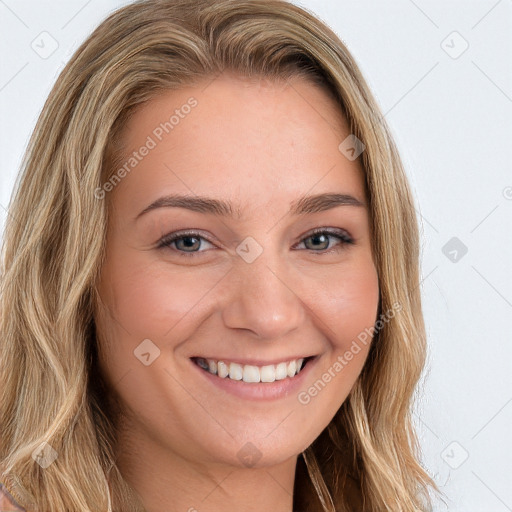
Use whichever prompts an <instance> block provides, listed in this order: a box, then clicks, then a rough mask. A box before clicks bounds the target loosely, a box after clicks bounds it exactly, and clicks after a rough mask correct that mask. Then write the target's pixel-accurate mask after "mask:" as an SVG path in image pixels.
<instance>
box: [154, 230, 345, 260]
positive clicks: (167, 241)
mask: <svg viewBox="0 0 512 512" xmlns="http://www.w3.org/2000/svg"><path fill="white" fill-rule="evenodd" d="M315 235H329V236H332V237H334V238H337V239H338V240H340V242H341V243H340V244H337V245H336V246H334V247H331V248H330V249H324V250H322V251H315V250H313V249H306V250H308V251H311V252H313V253H317V254H319V255H322V254H330V253H332V252H339V251H341V250H343V249H345V248H346V247H345V246H347V245H353V244H354V240H353V239H352V238H351V237H350V236H349V235H348V234H347V233H346V232H345V231H343V230H339V229H336V230H333V229H325V228H316V229H314V230H313V231H312V232H311V233H309V234H308V235H307V236H306V237H304V238H302V239H301V241H300V242H299V243H301V242H303V241H304V240H306V239H308V238H312V237H314V236H315ZM184 238H198V239H200V240H206V241H207V242H208V243H211V244H213V242H211V241H210V240H208V239H207V238H205V237H204V236H202V235H201V234H200V233H198V232H197V231H187V232H178V233H173V234H170V235H167V236H165V237H163V238H162V239H161V240H160V241H159V242H158V246H157V249H171V244H173V243H174V242H176V241H178V240H181V239H184ZM172 250H173V251H174V252H177V253H179V255H180V256H184V257H194V256H197V255H198V254H201V253H203V252H206V251H192V252H186V251H180V250H178V249H172Z"/></svg>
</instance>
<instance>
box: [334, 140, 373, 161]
mask: <svg viewBox="0 0 512 512" xmlns="http://www.w3.org/2000/svg"><path fill="white" fill-rule="evenodd" d="M338 149H339V151H340V153H341V154H343V155H344V156H345V157H346V158H348V159H349V160H350V161H354V160H355V159H356V158H357V157H358V156H359V155H360V154H361V153H362V152H363V151H364V150H365V149H366V146H365V145H364V144H363V142H362V141H361V140H359V139H358V138H357V137H356V136H355V135H354V134H350V135H349V136H348V137H347V138H346V139H345V140H343V142H342V143H341V144H340V145H339V146H338Z"/></svg>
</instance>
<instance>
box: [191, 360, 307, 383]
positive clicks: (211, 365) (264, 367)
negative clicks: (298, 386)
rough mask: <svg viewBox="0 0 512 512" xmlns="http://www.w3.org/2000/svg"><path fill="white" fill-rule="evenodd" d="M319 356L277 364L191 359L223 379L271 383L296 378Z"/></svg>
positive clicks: (206, 370)
mask: <svg viewBox="0 0 512 512" xmlns="http://www.w3.org/2000/svg"><path fill="white" fill-rule="evenodd" d="M316 357H317V356H307V357H299V358H296V359H288V360H283V361H281V362H277V363H275V364H261V365H255V364H243V363H242V362H234V361H229V360H227V359H211V358H205V357H197V356H196V357H191V358H190V359H191V360H192V361H193V362H194V364H196V365H197V366H198V367H199V368H201V369H202V370H204V371H205V372H207V373H209V374H211V375H216V376H217V377H220V378H221V379H226V380H234V381H244V382H247V383H265V382H268V383H271V382H275V381H280V380H290V379H294V378H295V376H296V375H298V374H299V373H301V372H303V371H304V368H305V367H306V366H307V365H308V364H309V363H310V361H312V360H313V359H315V358H316Z"/></svg>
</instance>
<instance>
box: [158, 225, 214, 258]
mask: <svg viewBox="0 0 512 512" xmlns="http://www.w3.org/2000/svg"><path fill="white" fill-rule="evenodd" d="M201 241H204V242H206V243H208V244H210V245H213V244H211V242H209V241H208V240H206V238H204V237H203V236H201V235H200V234H199V233H197V232H196V231H189V232H186V233H183V232H179V233H172V234H170V235H167V236H165V237H164V238H162V239H161V240H160V242H159V243H158V246H157V248H158V249H163V248H166V247H167V248H171V249H172V248H173V245H174V247H175V249H174V252H178V253H179V254H180V256H188V255H191V256H195V254H194V253H197V252H204V251H198V249H199V247H200V246H201V245H202V244H201Z"/></svg>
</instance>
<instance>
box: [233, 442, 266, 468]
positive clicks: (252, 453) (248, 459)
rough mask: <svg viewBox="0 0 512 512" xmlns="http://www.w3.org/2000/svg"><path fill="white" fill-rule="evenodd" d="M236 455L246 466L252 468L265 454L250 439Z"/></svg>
mask: <svg viewBox="0 0 512 512" xmlns="http://www.w3.org/2000/svg"><path fill="white" fill-rule="evenodd" d="M236 456H237V457H238V459H239V460H240V461H241V462H242V463H243V465H244V466H247V467H248V468H252V467H253V466H254V465H255V464H256V463H257V462H258V461H259V460H260V459H261V457H262V456H263V454H262V453H261V451H260V450H258V448H257V447H256V446H254V444H252V443H251V442H250V441H249V442H247V443H245V444H244V445H243V446H242V448H240V450H238V453H237V454H236Z"/></svg>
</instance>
